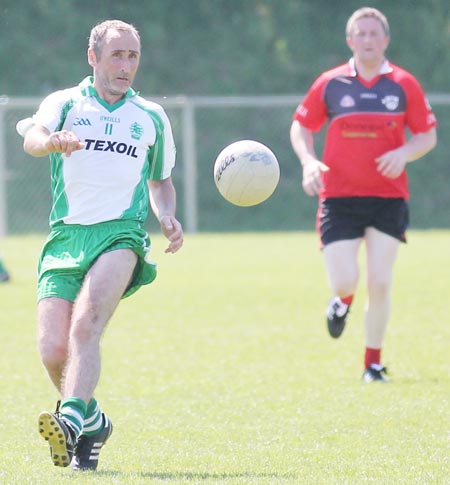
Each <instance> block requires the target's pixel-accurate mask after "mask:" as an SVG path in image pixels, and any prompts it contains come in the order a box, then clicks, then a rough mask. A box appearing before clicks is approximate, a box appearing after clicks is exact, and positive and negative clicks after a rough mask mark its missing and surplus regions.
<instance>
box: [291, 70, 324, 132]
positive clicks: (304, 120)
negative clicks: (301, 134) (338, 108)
mask: <svg viewBox="0 0 450 485" xmlns="http://www.w3.org/2000/svg"><path fill="white" fill-rule="evenodd" d="M326 83H327V78H325V76H323V75H322V76H320V77H319V78H317V79H316V80H315V81H314V83H313V85H312V86H311V88H310V89H309V90H308V92H307V93H306V96H305V97H304V98H303V100H302V102H301V103H300V104H299V105H298V107H297V109H296V110H295V113H294V116H293V119H294V120H297V121H298V122H299V123H300V124H301V125H302V126H304V127H305V128H308V129H309V130H311V131H319V130H320V129H321V128H322V126H323V125H324V124H325V122H326V121H327V120H328V113H327V107H326V104H325V100H324V91H325V86H326Z"/></svg>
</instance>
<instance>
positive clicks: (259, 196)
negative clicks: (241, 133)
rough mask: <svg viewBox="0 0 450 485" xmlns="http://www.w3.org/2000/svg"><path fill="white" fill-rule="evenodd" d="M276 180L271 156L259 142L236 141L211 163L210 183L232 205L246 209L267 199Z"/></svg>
mask: <svg viewBox="0 0 450 485" xmlns="http://www.w3.org/2000/svg"><path fill="white" fill-rule="evenodd" d="M279 180H280V166H279V164H278V160H277V158H276V157H275V155H274V153H273V152H272V151H271V150H270V149H269V148H267V147H266V146H265V145H263V144H262V143H259V142H257V141H254V140H240V141H236V142H234V143H232V144H231V145H228V146H227V147H225V148H224V149H223V150H222V151H221V152H220V153H219V155H218V156H217V159H216V162H215V164H214V182H215V183H216V186H217V189H218V190H219V192H220V193H221V195H222V196H223V197H224V198H225V199H226V200H227V201H228V202H231V203H232V204H235V205H238V206H241V207H249V206H252V205H257V204H260V203H261V202H264V201H265V200H267V199H268V198H269V197H270V196H271V195H272V194H273V192H274V191H275V189H276V187H277V185H278V181H279Z"/></svg>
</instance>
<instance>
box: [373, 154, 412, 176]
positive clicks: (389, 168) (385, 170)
mask: <svg viewBox="0 0 450 485" xmlns="http://www.w3.org/2000/svg"><path fill="white" fill-rule="evenodd" d="M407 161H408V160H407V158H406V156H405V154H404V153H403V150H402V149H401V148H397V149H396V150H391V151H389V152H386V153H383V155H380V156H379V157H378V158H376V159H375V162H376V163H377V164H378V167H377V170H378V172H380V173H381V175H384V176H385V177H387V178H390V179H395V178H397V177H399V176H400V175H401V174H402V172H403V170H405V166H406V163H407Z"/></svg>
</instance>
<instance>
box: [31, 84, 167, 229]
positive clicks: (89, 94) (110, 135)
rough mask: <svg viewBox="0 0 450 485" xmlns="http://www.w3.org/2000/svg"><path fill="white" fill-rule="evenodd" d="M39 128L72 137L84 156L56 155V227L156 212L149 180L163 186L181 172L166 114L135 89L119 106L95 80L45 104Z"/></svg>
mask: <svg viewBox="0 0 450 485" xmlns="http://www.w3.org/2000/svg"><path fill="white" fill-rule="evenodd" d="M33 123H34V124H39V125H42V126H45V127H46V128H47V129H48V130H49V131H50V132H54V131H60V130H69V131H72V132H74V133H75V134H76V135H77V136H78V137H79V139H80V141H81V142H82V143H84V148H83V149H81V150H77V151H75V152H73V153H72V155H70V157H66V156H65V155H63V154H61V153H52V154H50V162H51V187H52V196H53V207H52V211H51V213H50V225H52V226H53V225H54V224H55V223H57V222H64V223H65V224H83V225H89V224H96V223H99V222H105V221H111V220H117V219H134V220H137V221H141V222H143V221H144V220H145V218H146V217H147V214H148V210H149V198H148V185H147V180H148V179H151V180H164V179H166V178H167V177H169V176H170V175H171V172H172V169H173V167H174V165H175V143H174V139H173V134H172V128H171V126H170V122H169V119H168V117H167V115H166V113H165V111H164V109H163V108H162V107H161V106H160V105H158V104H156V103H153V102H150V101H148V100H145V99H144V98H142V97H141V96H139V95H138V94H137V93H136V92H135V91H134V90H133V89H131V88H130V89H129V90H128V92H127V93H126V96H125V97H124V98H123V99H122V100H120V101H118V102H117V103H115V104H113V105H109V104H107V103H106V102H105V101H104V100H102V99H101V98H100V97H99V96H98V94H97V91H96V90H95V88H94V86H93V84H92V78H91V77H88V78H86V79H84V81H82V82H81V83H80V84H79V86H76V87H73V88H70V89H65V90H61V91H57V92H55V93H53V94H50V95H49V96H47V98H45V99H44V100H43V101H42V103H41V105H40V107H39V109H38V111H37V113H36V114H35V115H34V116H33Z"/></svg>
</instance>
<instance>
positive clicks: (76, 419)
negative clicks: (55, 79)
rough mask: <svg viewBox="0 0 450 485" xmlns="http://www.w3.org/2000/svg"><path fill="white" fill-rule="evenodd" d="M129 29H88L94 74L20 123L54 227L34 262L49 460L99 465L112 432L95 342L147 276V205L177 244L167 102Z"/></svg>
mask: <svg viewBox="0 0 450 485" xmlns="http://www.w3.org/2000/svg"><path fill="white" fill-rule="evenodd" d="M140 55H141V42H140V36H139V33H138V32H137V30H136V29H135V28H134V27H133V26H132V25H130V24H127V23H125V22H122V21H119V20H107V21H104V22H102V23H100V24H98V25H96V26H95V27H94V28H93V29H92V31H91V34H90V38H89V46H88V51H87V56H88V62H89V64H90V66H91V67H92V69H93V76H92V77H87V78H86V79H84V80H83V81H82V82H81V83H80V84H79V85H78V86H76V87H73V88H70V89H65V90H61V91H57V92H54V93H52V94H50V95H49V96H47V98H45V99H44V100H43V102H42V103H41V105H40V107H39V109H38V111H37V112H36V114H35V115H34V116H33V117H32V118H30V119H28V120H27V121H22V122H19V124H18V127H17V128H18V131H19V133H20V134H21V135H22V136H24V150H25V152H26V153H28V154H30V155H32V156H35V157H42V156H46V155H49V156H50V163H51V188H52V195H53V205H52V209H51V213H50V226H51V232H50V235H49V236H48V238H47V240H46V243H45V245H44V247H43V250H42V254H41V257H40V261H39V279H38V321H39V330H38V341H39V352H40V356H41V359H42V362H43V364H44V366H45V368H46V370H47V372H48V375H49V377H50V379H51V380H52V382H53V384H54V385H55V386H56V388H57V389H58V391H60V393H61V402H60V403H58V405H57V409H56V412H55V413H51V412H47V411H45V412H42V413H41V414H40V416H39V433H40V434H41V436H42V437H43V438H44V439H45V440H47V441H48V443H49V445H50V453H51V457H52V460H53V463H54V464H55V465H56V466H63V467H64V466H68V465H69V464H71V466H72V468H74V469H78V470H95V469H96V468H97V464H98V456H99V452H100V449H101V447H102V446H103V444H104V443H105V442H106V441H107V440H108V438H109V437H110V435H111V432H112V425H111V421H110V420H109V418H108V417H107V416H106V414H104V413H103V412H102V411H101V409H100V407H99V405H98V403H97V401H96V400H95V398H94V391H95V388H96V385H97V382H98V379H99V375H100V351H99V347H100V338H101V335H102V333H103V331H104V329H105V327H106V325H107V323H108V321H109V320H110V318H111V316H112V315H113V313H114V311H115V309H116V307H117V305H118V303H119V301H120V299H121V298H123V297H126V296H129V295H131V294H132V293H134V292H135V291H136V290H137V289H138V288H139V287H140V286H142V285H145V284H148V283H151V281H153V279H154V278H155V276H156V268H155V265H154V264H152V263H151V262H150V260H149V259H148V253H149V248H150V239H149V236H148V234H147V233H146V232H145V230H144V229H143V227H142V226H143V223H144V221H145V219H146V217H147V214H148V212H149V208H151V209H152V211H153V213H154V214H155V216H156V217H157V218H158V220H159V222H160V225H161V230H162V233H163V234H164V235H165V236H166V237H167V239H168V241H169V243H168V247H167V249H166V253H175V252H177V251H178V250H179V249H180V248H181V246H182V244H183V230H182V226H181V224H180V222H179V221H178V220H177V219H176V218H175V205H176V194H175V189H174V186H173V183H172V179H171V172H172V169H173V167H174V164H175V145H174V140H173V135H172V130H171V126H170V122H169V120H168V118H167V116H166V113H165V112H164V110H163V108H162V107H161V106H159V105H157V104H155V103H152V102H150V101H147V100H145V99H143V98H142V97H140V96H139V95H138V94H137V93H136V92H135V91H134V90H133V89H132V87H131V86H132V83H133V80H134V77H135V74H136V71H137V69H138V66H139V60H140Z"/></svg>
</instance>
